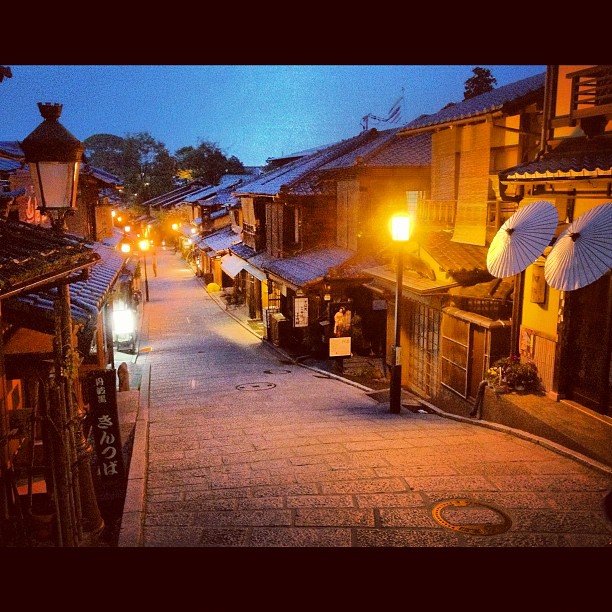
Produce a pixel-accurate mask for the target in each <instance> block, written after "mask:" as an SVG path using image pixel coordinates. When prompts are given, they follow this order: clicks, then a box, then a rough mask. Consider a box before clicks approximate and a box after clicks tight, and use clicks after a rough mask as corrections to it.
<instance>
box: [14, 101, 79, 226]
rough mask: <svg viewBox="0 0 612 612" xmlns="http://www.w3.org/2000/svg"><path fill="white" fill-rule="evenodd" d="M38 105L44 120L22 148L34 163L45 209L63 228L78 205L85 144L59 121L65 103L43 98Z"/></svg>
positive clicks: (40, 200) (35, 182) (31, 163)
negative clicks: (67, 218) (55, 102)
mask: <svg viewBox="0 0 612 612" xmlns="http://www.w3.org/2000/svg"><path fill="white" fill-rule="evenodd" d="M38 108H39V110H40V114H41V115H42V117H43V119H44V121H43V122H42V123H41V124H40V125H39V126H38V127H37V128H36V129H35V130H34V131H33V132H32V133H31V134H30V135H29V136H26V138H25V139H24V140H23V142H22V143H21V149H22V150H23V152H24V154H25V160H26V162H27V163H28V164H29V166H30V173H31V175H32V180H33V182H34V189H35V191H36V196H37V198H38V201H39V202H40V206H39V208H40V211H41V213H42V214H44V215H49V216H50V218H51V224H52V225H53V227H55V228H56V229H60V230H63V229H64V218H65V215H66V213H67V212H68V211H69V210H72V209H74V208H76V192H77V184H78V178H79V168H80V164H81V160H82V159H83V149H84V147H83V144H82V143H81V141H80V140H78V139H77V138H75V137H74V136H73V135H72V134H71V133H70V132H69V131H68V130H67V129H66V128H65V127H64V126H63V125H62V124H61V123H60V122H59V121H58V119H59V118H60V115H61V114H62V104H51V103H48V102H47V103H42V102H39V103H38ZM51 213H56V217H53V215H52V214H51Z"/></svg>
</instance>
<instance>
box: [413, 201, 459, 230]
mask: <svg viewBox="0 0 612 612" xmlns="http://www.w3.org/2000/svg"><path fill="white" fill-rule="evenodd" d="M456 211H457V200H421V201H420V202H419V203H418V204H417V214H416V217H417V222H418V223H419V225H420V226H427V227H432V228H434V227H436V228H445V229H450V228H452V227H453V226H454V225H455V214H456Z"/></svg>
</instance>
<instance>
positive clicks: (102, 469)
mask: <svg viewBox="0 0 612 612" xmlns="http://www.w3.org/2000/svg"><path fill="white" fill-rule="evenodd" d="M116 381H117V371H116V370H115V369H112V370H96V371H94V372H91V373H90V374H89V376H88V377H87V390H88V393H89V409H90V414H89V419H90V423H91V425H92V427H91V431H92V437H93V439H94V444H95V448H96V457H97V462H98V468H99V476H100V482H101V483H102V486H103V487H104V488H105V490H106V491H107V492H111V491H113V490H115V489H117V488H120V487H122V486H124V484H125V466H124V461H123V445H122V444H121V433H120V429H119V413H118V410H117V382H116Z"/></svg>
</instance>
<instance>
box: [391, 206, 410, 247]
mask: <svg viewBox="0 0 612 612" xmlns="http://www.w3.org/2000/svg"><path fill="white" fill-rule="evenodd" d="M391 237H392V238H393V240H395V241H397V242H407V241H408V240H410V216H409V215H408V213H396V214H395V215H393V216H392V217H391Z"/></svg>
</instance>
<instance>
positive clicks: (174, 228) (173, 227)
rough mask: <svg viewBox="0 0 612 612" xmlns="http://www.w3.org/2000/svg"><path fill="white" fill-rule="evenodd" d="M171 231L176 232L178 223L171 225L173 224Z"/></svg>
mask: <svg viewBox="0 0 612 612" xmlns="http://www.w3.org/2000/svg"><path fill="white" fill-rule="evenodd" d="M172 229H173V230H174V231H176V230H177V229H178V223H173V224H172Z"/></svg>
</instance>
